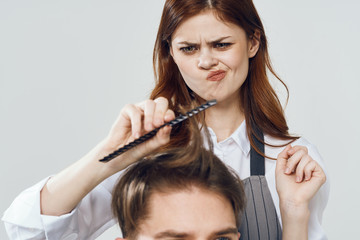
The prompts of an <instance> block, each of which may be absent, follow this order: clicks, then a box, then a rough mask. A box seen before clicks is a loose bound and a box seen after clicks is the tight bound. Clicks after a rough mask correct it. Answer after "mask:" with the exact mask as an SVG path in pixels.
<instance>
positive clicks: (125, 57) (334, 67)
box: [0, 0, 360, 239]
mask: <svg viewBox="0 0 360 240" xmlns="http://www.w3.org/2000/svg"><path fill="white" fill-rule="evenodd" d="M163 2H164V1H163V0H138V1H120V0H118V1H115V0H103V1H93V0H86V1H85V0H81V1H80V0H79V1H57V2H55V1H39V0H36V1H35V0H34V1H28V0H27V1H25V0H22V1H13V0H0V156H1V166H0V177H1V181H0V187H1V192H2V194H1V198H0V212H1V213H2V212H4V211H5V209H6V208H7V207H8V206H9V205H10V203H11V202H12V200H13V199H14V198H15V197H16V195H17V194H19V193H20V192H21V191H22V190H24V189H25V188H27V187H29V186H31V185H33V184H35V183H36V182H38V181H39V180H41V179H43V178H44V177H46V176H47V175H50V174H55V173H57V172H58V171H60V170H61V169H63V168H64V167H66V166H68V165H69V164H71V163H72V162H74V161H76V160H77V159H79V158H80V157H81V156H82V155H84V154H85V153H86V152H87V151H89V150H90V149H91V148H92V147H93V146H94V145H95V144H96V143H97V142H99V141H100V140H101V139H102V138H103V137H104V136H105V135H106V134H107V132H108V130H109V128H110V126H111V124H112V122H113V121H114V120H115V118H116V117H117V114H118V112H119V111H120V109H121V108H122V107H123V106H124V105H125V104H126V103H134V102H139V101H142V100H144V99H145V98H146V97H147V96H148V94H149V92H150V90H151V88H152V86H153V74H152V49H153V43H154V40H155V35H156V31H157V25H158V23H159V19H160V14H161V10H162V5H163ZM255 5H256V7H257V9H258V11H259V14H260V16H261V18H262V19H263V23H264V25H265V28H266V30H267V34H268V40H269V46H270V54H271V57H272V60H273V63H274V66H275V69H276V70H277V72H278V73H279V75H280V76H281V77H282V78H283V80H284V81H285V82H286V83H287V85H288V86H289V89H290V101H289V104H288V106H287V108H286V113H287V119H288V122H289V126H290V128H291V132H293V133H297V134H301V135H303V136H305V137H306V138H307V139H308V140H310V141H311V142H313V143H314V144H315V145H317V147H318V149H319V151H320V152H321V153H322V155H323V157H324V159H325V160H326V162H327V167H328V172H329V173H330V177H331V194H330V200H329V204H328V207H327V209H326V212H325V215H324V222H323V225H324V228H325V230H326V232H327V233H328V236H329V238H330V239H352V238H353V236H359V234H360V231H359V227H358V219H359V218H358V216H359V213H360V211H359V206H358V203H359V193H360V192H359V185H358V182H359V181H358V178H357V177H356V176H357V174H358V172H359V169H360V161H359V160H360V159H359V152H358V151H357V149H358V148H359V143H360V142H359V140H358V136H359V134H360V127H359V123H360V113H359V103H360V84H359V80H360V79H359V74H358V73H359V55H360V47H359V42H360V27H359V23H360V15H359V14H358V12H359V10H360V3H359V1H356V0H344V1H335V0H327V1H326V0H302V1H286V0H272V1H268V0H255ZM278 85H279V84H278ZM279 89H280V91H281V92H283V90H281V88H279ZM116 236H119V233H118V229H117V228H116V227H114V228H112V229H110V230H109V231H107V232H105V233H104V234H103V235H102V236H101V237H99V238H98V239H114V238H115V237H116ZM0 239H7V237H6V235H5V230H4V227H3V224H1V227H0Z"/></svg>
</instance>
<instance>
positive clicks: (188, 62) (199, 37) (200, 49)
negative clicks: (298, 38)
mask: <svg viewBox="0 0 360 240" xmlns="http://www.w3.org/2000/svg"><path fill="white" fill-rule="evenodd" d="M258 47H259V43H258V41H257V40H256V39H255V38H252V39H249V38H248V37H247V35H246V33H245V31H244V30H243V29H242V28H240V27H239V26H237V25H235V24H232V23H228V22H223V21H221V20H218V19H217V18H216V16H215V15H214V14H213V12H212V11H205V12H203V13H200V14H198V15H195V16H193V17H191V18H189V19H187V20H185V21H184V22H182V23H181V24H180V25H179V27H178V28H177V29H176V31H175V32H174V34H173V35H172V40H171V49H170V52H171V55H172V57H173V59H174V61H175V63H176V64H177V66H178V68H179V70H180V73H181V75H182V76H183V78H184V80H185V82H186V84H187V85H188V87H189V88H190V89H191V90H193V91H194V92H195V93H196V94H197V95H199V96H200V97H201V98H203V99H205V100H210V99H217V101H218V102H224V101H233V100H238V98H239V94H238V90H239V88H240V87H241V85H242V84H243V82H244V81H245V79H246V77H247V74H248V69H249V58H251V57H253V56H255V54H256V52H257V50H258Z"/></svg>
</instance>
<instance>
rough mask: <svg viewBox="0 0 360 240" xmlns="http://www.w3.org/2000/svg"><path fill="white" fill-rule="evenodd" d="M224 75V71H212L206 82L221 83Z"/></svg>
mask: <svg viewBox="0 0 360 240" xmlns="http://www.w3.org/2000/svg"><path fill="white" fill-rule="evenodd" d="M225 75H226V72H225V71H224V70H218V71H212V72H210V73H209V75H208V76H207V78H206V80H209V81H221V80H222V79H223V78H224V77H225Z"/></svg>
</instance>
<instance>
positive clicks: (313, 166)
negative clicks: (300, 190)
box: [304, 161, 316, 181]
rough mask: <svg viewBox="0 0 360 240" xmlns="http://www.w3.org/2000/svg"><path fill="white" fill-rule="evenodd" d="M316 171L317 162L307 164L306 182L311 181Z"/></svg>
mask: <svg viewBox="0 0 360 240" xmlns="http://www.w3.org/2000/svg"><path fill="white" fill-rule="evenodd" d="M315 169H316V162H315V161H311V162H310V163H309V164H307V165H306V166H305V168H304V173H305V181H309V180H310V179H311V176H312V173H313V172H314V171H315Z"/></svg>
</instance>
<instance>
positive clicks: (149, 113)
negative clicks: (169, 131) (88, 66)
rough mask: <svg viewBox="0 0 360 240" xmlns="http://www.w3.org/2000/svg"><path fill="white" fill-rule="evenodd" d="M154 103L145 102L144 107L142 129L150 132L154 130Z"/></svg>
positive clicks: (151, 101)
mask: <svg viewBox="0 0 360 240" xmlns="http://www.w3.org/2000/svg"><path fill="white" fill-rule="evenodd" d="M155 105H156V104H155V102H154V101H153V100H146V101H145V107H144V129H145V130H146V131H151V130H153V129H154V125H153V118H154V111H155Z"/></svg>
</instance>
